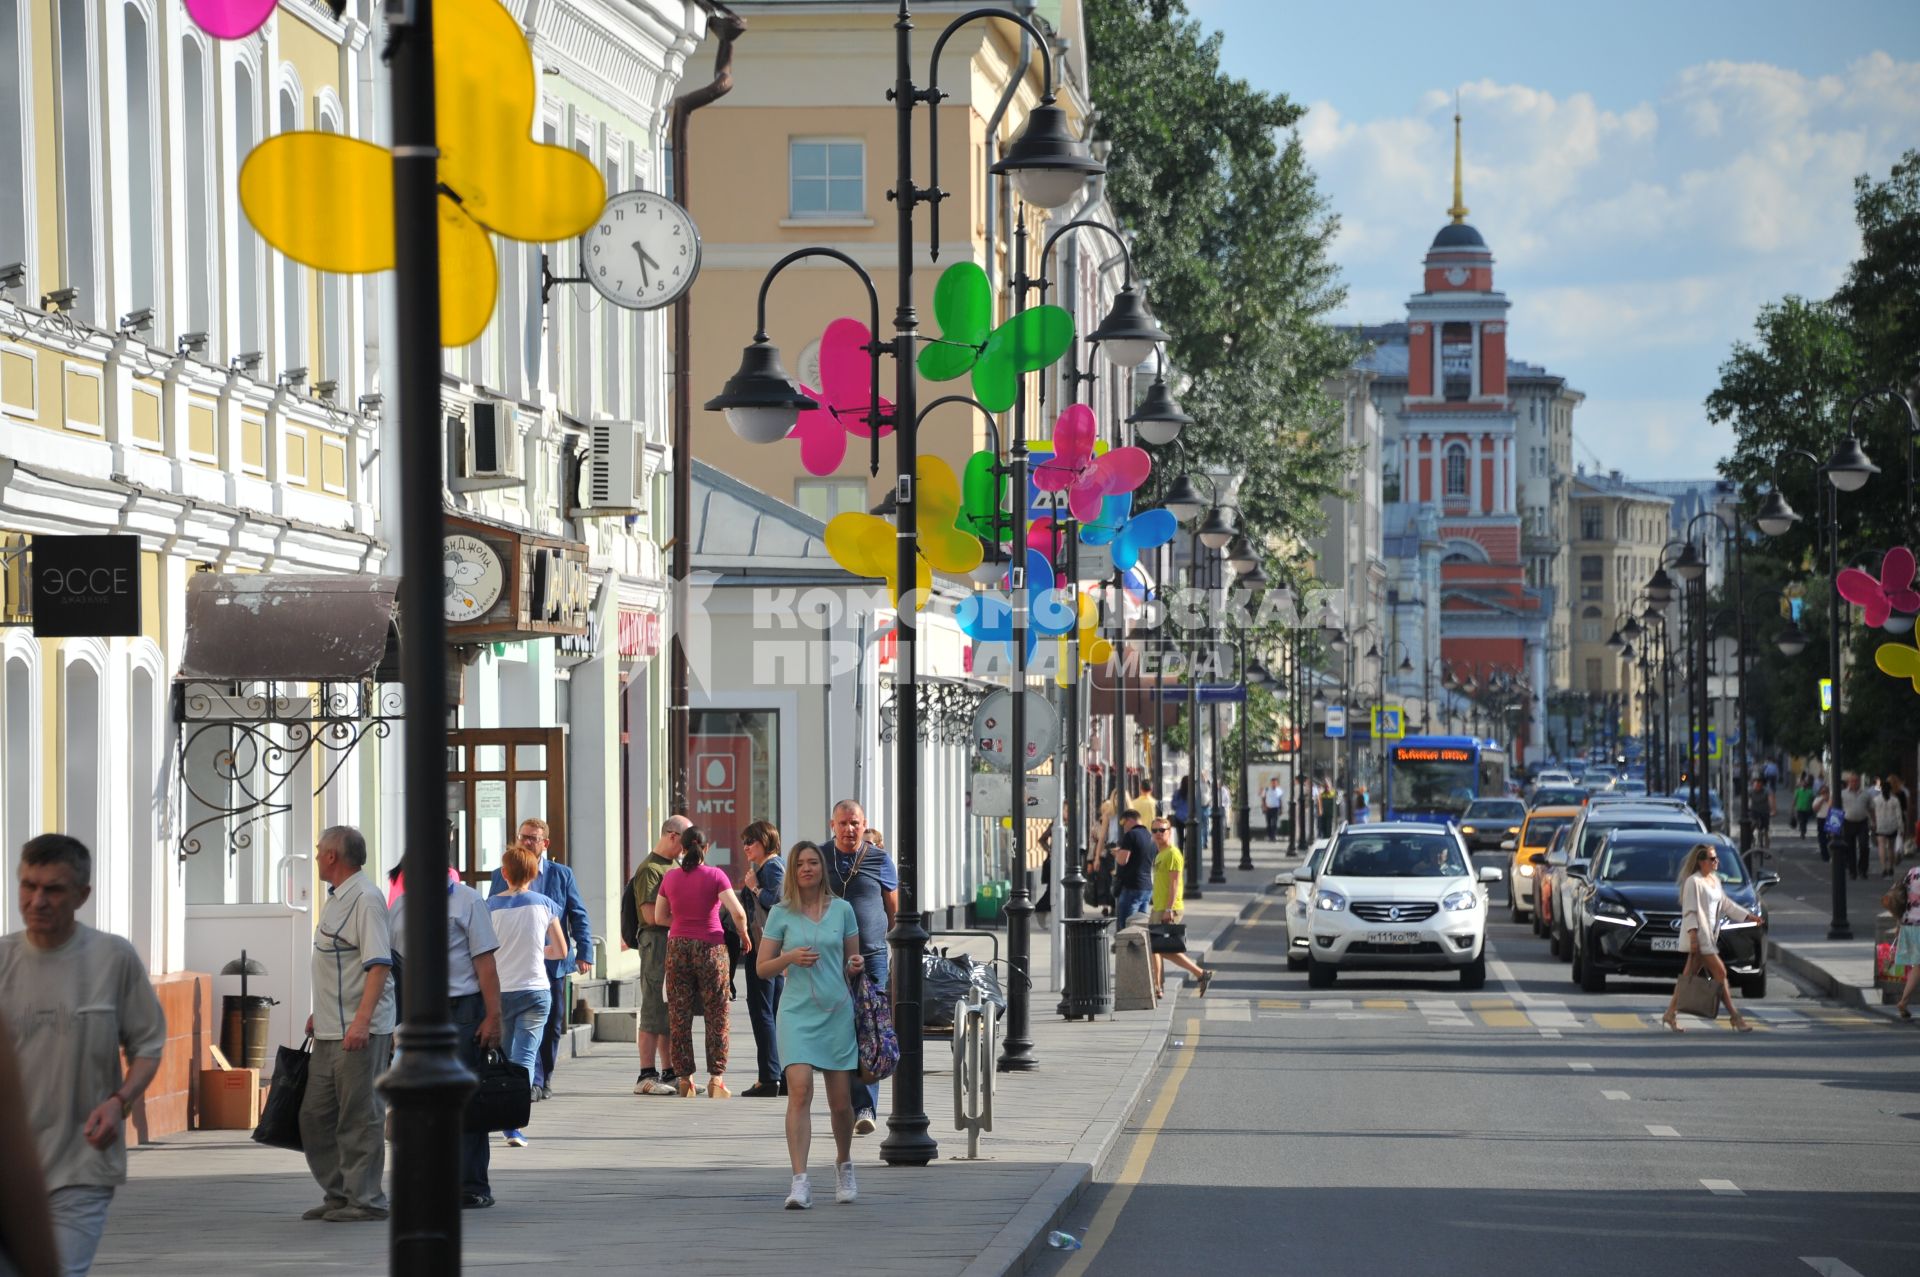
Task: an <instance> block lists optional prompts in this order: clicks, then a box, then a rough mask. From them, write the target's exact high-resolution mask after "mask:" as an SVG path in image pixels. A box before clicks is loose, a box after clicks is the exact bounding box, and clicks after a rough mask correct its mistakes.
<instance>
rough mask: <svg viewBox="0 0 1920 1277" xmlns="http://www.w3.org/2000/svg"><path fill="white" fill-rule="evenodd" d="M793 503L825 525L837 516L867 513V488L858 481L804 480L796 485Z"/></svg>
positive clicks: (794, 486)
mask: <svg viewBox="0 0 1920 1277" xmlns="http://www.w3.org/2000/svg"><path fill="white" fill-rule="evenodd" d="M793 503H794V504H795V505H797V506H799V507H800V510H801V512H802V513H803V514H808V515H811V516H812V517H813V518H816V519H818V520H820V522H822V523H825V522H826V521H827V520H829V519H831V518H833V516H834V515H836V514H846V513H847V512H848V511H855V512H857V511H861V510H865V509H866V508H867V485H866V484H865V483H863V482H861V481H860V480H858V479H801V480H799V481H798V482H796V483H795V484H794V485H793Z"/></svg>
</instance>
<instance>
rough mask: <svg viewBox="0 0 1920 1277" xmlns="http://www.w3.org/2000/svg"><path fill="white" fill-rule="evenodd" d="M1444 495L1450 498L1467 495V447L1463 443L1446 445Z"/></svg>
mask: <svg viewBox="0 0 1920 1277" xmlns="http://www.w3.org/2000/svg"><path fill="white" fill-rule="evenodd" d="M1446 494H1447V495H1448V496H1450V497H1464V496H1466V495H1467V445H1466V444H1464V443H1450V444H1448V445H1447V456H1446Z"/></svg>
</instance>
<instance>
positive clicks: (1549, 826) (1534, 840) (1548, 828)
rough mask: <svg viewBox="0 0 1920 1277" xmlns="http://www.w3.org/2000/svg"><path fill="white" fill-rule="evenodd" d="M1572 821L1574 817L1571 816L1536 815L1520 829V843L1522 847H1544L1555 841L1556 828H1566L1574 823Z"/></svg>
mask: <svg viewBox="0 0 1920 1277" xmlns="http://www.w3.org/2000/svg"><path fill="white" fill-rule="evenodd" d="M1572 821H1573V817H1571V816H1535V817H1534V818H1533V819H1532V820H1529V821H1528V822H1527V824H1526V827H1525V828H1524V829H1522V830H1521V831H1520V845H1521V846H1522V847H1544V846H1546V845H1547V844H1548V843H1550V842H1552V841H1553V835H1554V832H1555V831H1556V830H1559V829H1562V828H1564V827H1565V826H1567V825H1568V824H1570V823H1572Z"/></svg>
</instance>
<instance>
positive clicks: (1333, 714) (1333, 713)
mask: <svg viewBox="0 0 1920 1277" xmlns="http://www.w3.org/2000/svg"><path fill="white" fill-rule="evenodd" d="M1346 734H1347V707H1346V706H1345V705H1329V706H1327V735H1328V736H1329V737H1331V738H1333V739H1335V740H1338V739H1339V738H1340V737H1342V736H1345V735H1346Z"/></svg>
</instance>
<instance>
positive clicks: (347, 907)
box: [300, 825, 393, 1224]
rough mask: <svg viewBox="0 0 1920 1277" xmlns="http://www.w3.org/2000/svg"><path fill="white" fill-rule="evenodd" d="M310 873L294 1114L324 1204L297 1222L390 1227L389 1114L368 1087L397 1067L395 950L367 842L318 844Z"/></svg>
mask: <svg viewBox="0 0 1920 1277" xmlns="http://www.w3.org/2000/svg"><path fill="white" fill-rule="evenodd" d="M314 865H315V867H316V868H317V869H318V870H319V873H320V880H321V881H322V882H324V883H326V884H327V904H326V907H325V908H324V909H322V910H321V911H320V922H319V925H318V926H316V927H315V928H314V932H313V1014H312V1015H311V1016H309V1017H307V1034H308V1036H310V1037H312V1038H313V1061H312V1063H311V1064H309V1065H308V1068H307V1094H306V1098H305V1099H304V1100H303V1101H302V1102H301V1105H300V1142H301V1144H302V1145H304V1147H305V1149H306V1154H307V1168H308V1169H309V1170H311V1171H312V1172H313V1178H314V1179H315V1180H317V1181H318V1182H319V1184H320V1188H321V1191H322V1192H324V1193H325V1194H326V1197H325V1200H323V1201H322V1202H321V1203H320V1204H319V1205H318V1206H315V1207H313V1208H311V1209H309V1210H308V1211H307V1212H306V1213H305V1214H303V1215H302V1216H301V1217H300V1218H302V1219H325V1220H329V1221H331V1222H333V1223H336V1224H346V1223H356V1222H359V1221H362V1220H374V1219H385V1218H386V1217H387V1195H386V1194H385V1193H384V1192H382V1191H381V1190H380V1172H381V1170H382V1168H383V1167H384V1165H385V1162H386V1145H385V1143H384V1141H383V1138H382V1136H383V1129H382V1128H383V1126H384V1122H385V1114H384V1112H383V1110H382V1107H381V1104H380V1099H379V1095H378V1093H377V1092H376V1090H375V1086H374V1084H375V1083H376V1082H377V1081H378V1080H379V1077H380V1075H381V1074H382V1073H384V1072H386V1071H387V1065H388V1064H389V1063H390V1062H391V1061H392V1059H393V987H392V984H391V982H390V981H389V980H388V976H389V975H391V974H392V971H393V943H392V939H391V936H390V933H389V931H388V929H387V905H386V901H384V900H383V899H381V897H380V890H379V888H377V887H375V886H374V885H373V883H372V882H371V881H370V880H369V879H368V878H367V875H366V874H365V873H363V872H362V870H364V869H365V868H366V865H367V840H366V839H365V838H364V837H362V836H361V834H360V831H359V830H358V829H355V828H353V827H352V826H350V825H335V826H334V827H333V828H331V829H329V830H327V831H326V832H325V833H323V834H321V835H320V842H319V844H318V846H317V847H316V848H315V852H314Z"/></svg>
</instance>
